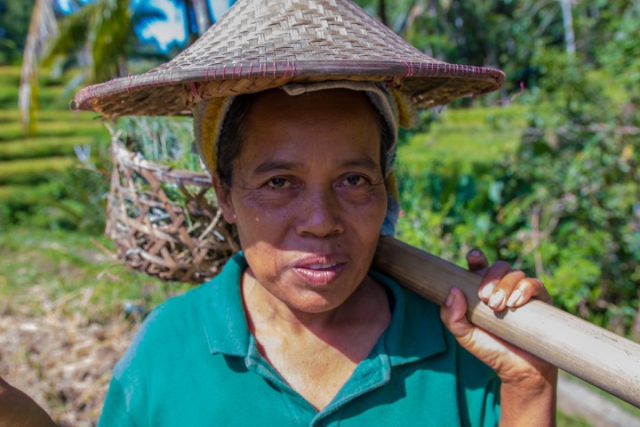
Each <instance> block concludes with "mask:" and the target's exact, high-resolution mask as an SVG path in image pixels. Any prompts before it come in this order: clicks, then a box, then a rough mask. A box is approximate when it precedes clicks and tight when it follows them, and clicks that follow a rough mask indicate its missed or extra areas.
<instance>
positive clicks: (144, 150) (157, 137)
mask: <svg viewBox="0 0 640 427" xmlns="http://www.w3.org/2000/svg"><path fill="white" fill-rule="evenodd" d="M118 131H119V132H120V137H119V138H120V140H122V141H125V143H126V145H127V148H129V150H131V151H133V152H136V153H140V154H141V155H142V156H143V157H144V158H145V159H147V160H149V161H151V162H154V163H158V164H164V165H167V166H171V167H173V168H178V169H183V170H190V171H195V172H200V171H202V166H201V163H200V157H199V156H198V154H197V153H196V152H195V151H194V145H193V144H194V136H193V120H191V119H190V118H173V117H121V118H119V119H118V121H117V122H116V124H115V126H114V132H118Z"/></svg>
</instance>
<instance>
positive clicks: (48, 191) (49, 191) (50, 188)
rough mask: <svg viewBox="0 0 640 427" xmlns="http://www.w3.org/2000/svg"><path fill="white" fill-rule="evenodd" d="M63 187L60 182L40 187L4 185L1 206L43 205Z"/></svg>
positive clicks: (0, 198) (1, 193)
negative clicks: (12, 204) (19, 204)
mask: <svg viewBox="0 0 640 427" xmlns="http://www.w3.org/2000/svg"><path fill="white" fill-rule="evenodd" d="M61 185H62V184H61V183H60V182H58V181H49V182H45V183H43V184H39V185H2V186H0V204H2V203H16V202H22V203H41V202H43V201H45V200H47V199H49V198H51V197H52V195H54V194H56V193H58V192H59V191H60V189H61V188H60V187H61Z"/></svg>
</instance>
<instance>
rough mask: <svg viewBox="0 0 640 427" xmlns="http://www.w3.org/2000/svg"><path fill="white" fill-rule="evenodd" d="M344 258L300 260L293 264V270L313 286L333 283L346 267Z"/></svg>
mask: <svg viewBox="0 0 640 427" xmlns="http://www.w3.org/2000/svg"><path fill="white" fill-rule="evenodd" d="M345 265H346V262H344V260H337V259H336V260H332V259H330V258H329V257H322V259H318V258H316V259H309V258H307V259H304V260H299V261H298V262H296V263H295V264H294V266H293V271H295V272H296V274H298V276H300V277H301V278H302V279H304V281H305V282H307V283H308V284H309V285H311V286H326V285H328V284H329V283H331V282H332V281H333V280H334V279H335V278H336V277H337V276H338V274H340V272H341V271H342V270H343V269H344V267H345Z"/></svg>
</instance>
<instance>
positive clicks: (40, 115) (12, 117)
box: [0, 109, 98, 124]
mask: <svg viewBox="0 0 640 427" xmlns="http://www.w3.org/2000/svg"><path fill="white" fill-rule="evenodd" d="M96 117H98V116H97V114H96V113H92V112H87V111H82V112H78V113H74V112H71V111H69V110H68V109H63V110H44V111H38V112H37V113H36V120H37V121H38V122H56V121H58V122H60V121H69V120H74V121H76V120H81V121H94V119H95V118H96ZM21 119H22V118H21V116H20V111H19V110H18V109H7V110H0V124H2V123H17V122H20V120H21Z"/></svg>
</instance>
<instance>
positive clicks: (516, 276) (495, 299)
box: [487, 270, 526, 311]
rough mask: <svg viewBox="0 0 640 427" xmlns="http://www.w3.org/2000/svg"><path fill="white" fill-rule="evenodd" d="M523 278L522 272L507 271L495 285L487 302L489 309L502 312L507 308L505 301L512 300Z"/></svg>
mask: <svg viewBox="0 0 640 427" xmlns="http://www.w3.org/2000/svg"><path fill="white" fill-rule="evenodd" d="M525 278H526V276H525V274H524V272H523V271H521V270H509V271H508V272H507V273H506V274H505V275H504V276H502V278H501V279H500V281H499V282H498V283H497V284H496V285H495V287H494V289H493V293H492V294H491V296H490V297H489V301H488V302H487V304H488V305H489V308H491V309H492V310H494V311H502V310H504V309H505V308H507V301H509V300H511V299H512V295H513V293H514V292H515V290H516V289H517V286H518V285H519V283H520V282H521V281H522V280H523V279H525Z"/></svg>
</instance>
